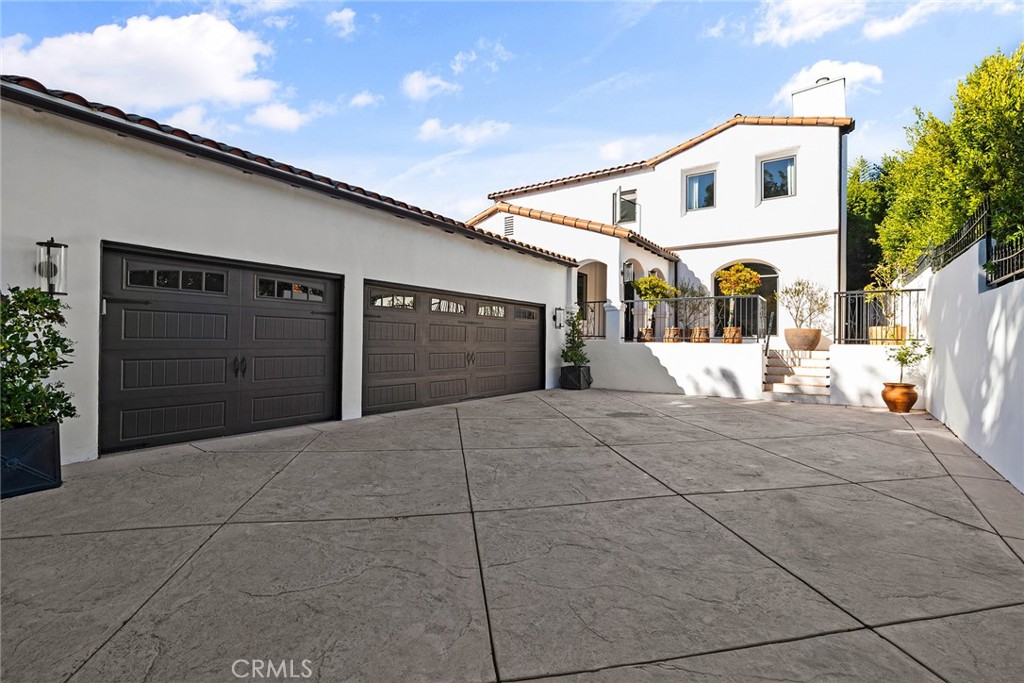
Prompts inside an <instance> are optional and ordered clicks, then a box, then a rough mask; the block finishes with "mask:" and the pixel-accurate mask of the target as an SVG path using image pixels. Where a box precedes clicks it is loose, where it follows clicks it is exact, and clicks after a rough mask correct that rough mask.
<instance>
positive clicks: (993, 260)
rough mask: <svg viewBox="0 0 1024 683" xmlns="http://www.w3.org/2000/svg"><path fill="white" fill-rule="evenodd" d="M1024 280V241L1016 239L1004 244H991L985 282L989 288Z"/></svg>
mask: <svg viewBox="0 0 1024 683" xmlns="http://www.w3.org/2000/svg"><path fill="white" fill-rule="evenodd" d="M1021 278H1024V240H1022V239H1016V240H1013V241H1009V242H1003V243H1002V244H996V245H992V244H991V242H990V243H989V251H988V262H987V263H986V264H985V281H986V282H987V283H988V286H989V287H998V286H999V285H1005V284H1006V283H1007V282H1013V281H1014V280H1019V279H1021Z"/></svg>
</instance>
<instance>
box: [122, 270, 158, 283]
mask: <svg viewBox="0 0 1024 683" xmlns="http://www.w3.org/2000/svg"><path fill="white" fill-rule="evenodd" d="M154 275H155V273H154V271H153V270H151V269H149V268H132V267H129V268H128V284H129V285H132V286H134V287H154V286H155V281H154Z"/></svg>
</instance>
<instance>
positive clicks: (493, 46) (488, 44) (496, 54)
mask: <svg viewBox="0 0 1024 683" xmlns="http://www.w3.org/2000/svg"><path fill="white" fill-rule="evenodd" d="M476 48H477V49H478V50H480V51H482V52H483V53H484V64H485V65H486V66H487V68H488V69H490V70H491V71H495V72H496V71H497V70H498V69H499V68H501V64H502V63H503V62H507V61H509V60H510V59H514V58H515V55H514V54H512V52H510V51H509V50H508V49H507V48H506V47H505V46H504V45H502V44H501V41H500V40H494V41H491V40H488V39H486V38H480V39H479V40H477V41H476Z"/></svg>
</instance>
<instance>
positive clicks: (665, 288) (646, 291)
mask: <svg viewBox="0 0 1024 683" xmlns="http://www.w3.org/2000/svg"><path fill="white" fill-rule="evenodd" d="M633 291H634V292H636V295H637V296H638V297H640V298H641V299H643V300H644V301H646V302H647V303H651V302H652V301H657V300H659V299H671V298H673V297H674V296H676V292H677V290H676V288H675V287H673V286H672V285H670V284H669V283H667V282H665V281H664V280H662V279H661V278H660V277H658V276H657V275H646V276H644V277H642V278H638V279H636V280H633Z"/></svg>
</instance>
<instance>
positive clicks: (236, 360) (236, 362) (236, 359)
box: [235, 356, 238, 377]
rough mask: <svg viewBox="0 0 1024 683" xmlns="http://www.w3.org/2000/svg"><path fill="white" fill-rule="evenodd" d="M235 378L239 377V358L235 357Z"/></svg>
mask: <svg viewBox="0 0 1024 683" xmlns="http://www.w3.org/2000/svg"><path fill="white" fill-rule="evenodd" d="M235 377H238V356H235Z"/></svg>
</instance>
